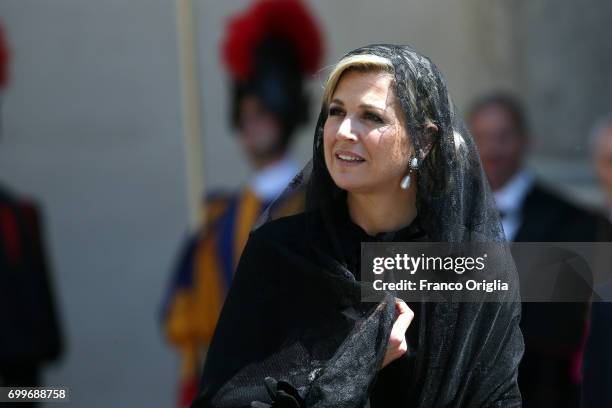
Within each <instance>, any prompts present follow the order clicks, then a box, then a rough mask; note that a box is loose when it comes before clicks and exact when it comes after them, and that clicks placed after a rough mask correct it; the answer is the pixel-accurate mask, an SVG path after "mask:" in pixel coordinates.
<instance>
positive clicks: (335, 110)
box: [329, 107, 343, 116]
mask: <svg viewBox="0 0 612 408" xmlns="http://www.w3.org/2000/svg"><path fill="white" fill-rule="evenodd" d="M342 113H343V112H342V109H340V108H336V107H334V108H329V116H339V115H342Z"/></svg>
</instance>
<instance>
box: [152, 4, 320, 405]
mask: <svg viewBox="0 0 612 408" xmlns="http://www.w3.org/2000/svg"><path fill="white" fill-rule="evenodd" d="M322 50H323V44H322V39H321V34H320V32H319V28H318V26H317V24H316V22H315V20H314V19H313V17H312V16H311V15H310V13H309V11H308V10H307V9H306V7H305V6H304V4H302V2H301V1H297V0H290V1H284V0H271V1H258V2H255V3H253V5H252V6H251V7H250V8H249V9H248V10H246V11H245V12H243V13H242V14H240V15H238V16H235V17H234V18H233V19H232V20H231V21H230V22H229V25H228V26H227V31H226V34H225V39H224V43H223V47H222V54H223V60H224V62H225V65H226V67H227V68H228V70H229V73H230V76H231V90H232V106H231V109H230V111H231V124H232V126H233V128H234V130H235V131H236V133H237V135H238V142H239V143H240V145H241V147H242V150H243V151H244V154H245V157H246V159H247V160H248V161H249V163H250V164H251V166H252V168H253V175H252V176H251V179H250V181H249V182H248V184H247V185H246V186H245V187H244V188H243V189H242V190H241V191H238V192H236V193H230V194H223V193H213V194H209V195H208V197H207V198H206V202H205V203H204V211H205V218H206V227H203V228H201V229H200V230H199V231H198V232H197V233H196V234H195V235H194V236H193V237H191V238H190V239H189V240H188V242H187V243H186V244H185V245H184V247H183V250H182V254H181V255H180V260H179V263H178V266H177V268H176V270H175V271H174V273H173V280H172V283H171V286H170V288H169V293H168V295H167V298H166V301H165V304H164V307H163V317H162V319H163V322H164V325H165V331H166V335H167V337H168V339H169V341H170V342H171V343H172V344H173V346H174V347H176V348H177V349H178V351H179V353H180V355H181V361H182V362H181V365H182V368H181V371H182V372H181V390H180V391H179V394H180V395H179V406H187V405H189V404H190V402H191V401H192V400H193V398H194V397H195V395H196V393H197V390H198V379H199V372H200V368H201V366H202V363H203V361H202V359H203V356H204V352H205V350H206V348H207V346H208V344H209V343H210V340H211V338H212V335H213V333H214V329H215V326H216V323H217V319H218V315H219V312H220V310H221V306H222V304H223V300H224V298H225V294H226V293H227V290H228V288H229V286H230V284H231V280H232V277H233V273H234V270H235V267H236V265H237V263H238V260H239V259H240V255H241V252H242V249H243V248H244V246H245V244H246V240H247V238H248V235H249V232H250V230H251V228H252V226H253V224H254V223H255V221H256V219H257V218H258V216H259V215H260V214H261V212H262V211H263V210H264V209H265V208H266V206H267V205H268V204H269V203H271V202H272V201H273V200H274V199H275V198H276V197H277V196H278V195H279V194H280V193H281V192H282V191H283V190H284V189H285V187H286V186H287V185H288V184H289V182H290V181H291V179H292V178H293V177H294V176H295V175H296V173H297V172H298V170H299V168H298V165H297V163H296V162H295V161H294V160H293V159H292V158H291V156H290V154H289V145H290V142H291V139H292V138H293V136H294V135H295V133H296V130H297V128H298V127H299V126H300V125H301V124H303V123H305V122H306V121H307V119H308V104H309V102H308V98H307V95H306V92H305V89H304V85H305V84H304V82H305V77H306V75H307V74H313V73H314V72H316V70H317V69H318V68H319V66H320V61H321V57H322ZM303 206H304V197H303V194H302V193H296V194H294V195H291V196H288V197H286V198H285V199H284V201H283V202H282V203H281V205H279V206H276V207H275V209H274V214H273V216H275V217H279V216H283V215H290V214H293V213H295V212H298V211H300V210H301V209H302V208H303Z"/></svg>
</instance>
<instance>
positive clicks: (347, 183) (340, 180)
mask: <svg viewBox="0 0 612 408" xmlns="http://www.w3.org/2000/svg"><path fill="white" fill-rule="evenodd" d="M333 179H334V182H335V183H336V185H337V186H338V187H339V188H341V189H343V190H346V191H348V192H359V191H362V190H364V189H365V188H366V187H367V185H366V184H365V183H364V182H363V180H362V179H359V178H357V177H347V176H346V175H341V176H339V177H333Z"/></svg>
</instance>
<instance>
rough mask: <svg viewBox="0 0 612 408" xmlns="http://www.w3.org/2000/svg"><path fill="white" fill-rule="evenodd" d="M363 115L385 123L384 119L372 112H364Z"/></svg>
mask: <svg viewBox="0 0 612 408" xmlns="http://www.w3.org/2000/svg"><path fill="white" fill-rule="evenodd" d="M363 116H364V118H365V119H367V120H371V121H372V122H375V123H385V121H384V120H383V119H382V118H381V117H380V116H378V115H377V114H375V113H372V112H366V113H365V114H364V115H363Z"/></svg>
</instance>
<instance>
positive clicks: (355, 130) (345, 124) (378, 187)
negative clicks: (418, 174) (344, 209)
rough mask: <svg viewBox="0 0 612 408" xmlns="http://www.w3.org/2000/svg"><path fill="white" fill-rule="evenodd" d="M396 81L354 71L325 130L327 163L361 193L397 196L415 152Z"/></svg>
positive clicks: (344, 184)
mask: <svg viewBox="0 0 612 408" xmlns="http://www.w3.org/2000/svg"><path fill="white" fill-rule="evenodd" d="M391 85H392V77H391V75H390V74H388V73H383V72H368V73H363V72H358V71H348V72H346V73H345V74H343V75H342V77H341V78H340V81H339V82H338V85H337V87H336V90H335V92H334V94H333V95H332V98H331V102H330V104H329V112H328V117H327V120H326V122H325V127H324V130H323V143H324V150H325V164H326V165H327V169H328V171H329V174H330V175H331V177H332V179H333V180H334V182H335V183H336V185H337V186H338V187H340V188H342V189H344V190H347V191H349V192H355V193H377V192H378V193H380V192H392V191H394V190H395V189H399V188H400V183H401V180H402V178H403V177H404V176H405V175H406V174H407V171H408V163H409V156H410V154H411V152H412V147H411V143H410V140H409V136H408V133H407V132H406V130H405V126H404V116H403V111H402V110H401V108H400V106H399V101H398V100H397V98H396V96H395V93H394V91H393V87H392V86H391Z"/></svg>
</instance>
